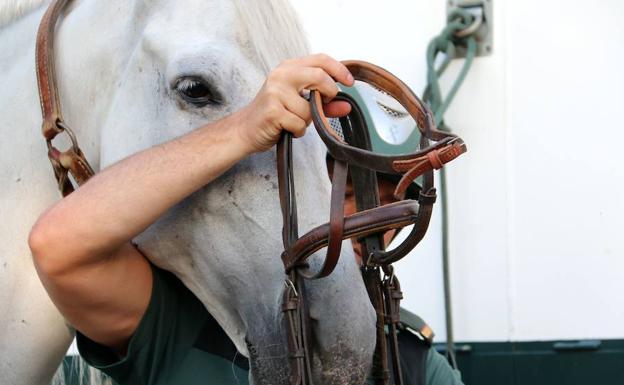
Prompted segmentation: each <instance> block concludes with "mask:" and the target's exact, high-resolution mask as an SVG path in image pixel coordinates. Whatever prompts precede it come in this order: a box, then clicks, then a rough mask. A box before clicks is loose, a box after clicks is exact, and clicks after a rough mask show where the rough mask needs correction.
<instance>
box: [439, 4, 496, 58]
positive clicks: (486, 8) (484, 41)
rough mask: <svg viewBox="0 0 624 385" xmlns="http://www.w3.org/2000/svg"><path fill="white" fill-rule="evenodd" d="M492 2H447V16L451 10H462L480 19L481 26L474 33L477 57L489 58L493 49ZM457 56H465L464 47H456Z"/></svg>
mask: <svg viewBox="0 0 624 385" xmlns="http://www.w3.org/2000/svg"><path fill="white" fill-rule="evenodd" d="M492 2H493V0H448V2H447V5H446V10H447V14H449V13H450V11H451V10H452V9H453V8H463V9H465V10H467V11H468V12H470V13H472V14H474V15H475V16H476V17H478V18H481V20H482V22H481V25H480V26H479V28H478V29H477V32H475V38H476V40H477V56H489V55H491V54H492V51H493V49H494V45H493V42H494V37H493V36H494V28H493V25H494V24H493V21H494V20H493V13H492ZM457 56H458V57H465V56H466V50H465V48H464V47H461V46H459V47H457Z"/></svg>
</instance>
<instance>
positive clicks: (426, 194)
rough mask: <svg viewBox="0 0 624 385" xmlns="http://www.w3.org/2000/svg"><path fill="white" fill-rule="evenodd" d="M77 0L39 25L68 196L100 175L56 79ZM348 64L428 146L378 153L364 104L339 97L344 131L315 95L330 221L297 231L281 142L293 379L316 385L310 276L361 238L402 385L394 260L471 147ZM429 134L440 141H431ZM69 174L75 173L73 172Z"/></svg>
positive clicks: (379, 349) (398, 88)
mask: <svg viewBox="0 0 624 385" xmlns="http://www.w3.org/2000/svg"><path fill="white" fill-rule="evenodd" d="M68 3H69V0H54V1H52V3H51V4H50V6H49V8H48V10H47V12H46V13H45V15H44V16H43V19H42V21H41V24H40V27H39V32H38V35H37V46H36V70H37V83H38V88H39V96H40V100H41V111H42V114H43V125H42V131H43V136H44V137H45V140H46V143H47V147H48V157H49V159H50V162H51V164H52V168H53V170H54V176H55V178H56V180H57V183H58V187H59V190H60V191H61V193H62V195H63V196H67V195H68V194H70V193H71V192H73V191H74V185H73V182H72V178H73V181H74V182H75V183H77V184H78V185H81V184H83V183H84V182H86V181H87V180H88V179H89V178H91V177H92V176H93V175H94V172H93V169H92V168H91V166H90V165H89V163H88V161H87V160H86V158H85V156H84V153H83V152H82V150H81V149H80V146H79V145H78V141H77V139H76V137H75V135H74V133H73V131H72V130H71V129H70V128H69V127H68V125H67V124H66V123H65V122H64V120H63V116H62V113H61V106H60V98H59V95H58V89H57V79H56V73H55V69H54V36H55V28H56V24H57V22H58V18H59V16H60V14H61V12H62V11H63V9H64V7H65V6H66V5H67V4H68ZM345 65H346V66H347V67H348V69H349V70H350V71H351V73H352V74H353V76H354V77H355V79H356V80H359V81H363V82H366V83H369V84H370V85H372V86H373V87H375V88H377V89H379V90H381V91H382V92H386V93H388V94H389V95H390V96H392V97H394V98H395V99H396V100H397V101H398V102H400V103H401V104H402V105H403V107H404V108H405V109H406V110H407V111H408V112H409V114H410V115H411V116H412V117H413V118H414V119H415V121H416V122H417V125H418V128H419V130H420V132H421V142H420V147H421V148H422V150H420V151H417V152H414V153H412V154H406V155H400V156H389V155H379V154H376V153H374V152H372V151H371V143H370V138H369V134H368V132H369V131H368V127H367V126H366V121H365V119H364V116H363V114H362V111H361V110H360V107H359V106H358V105H357V103H356V102H355V101H354V100H353V99H352V98H351V97H350V96H348V95H347V94H342V93H341V94H339V95H338V97H337V98H336V99H337V100H343V101H346V102H348V103H350V104H351V106H352V111H351V113H350V114H349V116H347V117H344V118H341V119H340V122H341V125H342V129H343V136H344V139H343V138H342V137H340V136H339V135H338V134H337V133H336V132H334V130H333V129H332V128H331V126H330V124H329V121H328V119H327V117H325V115H324V112H323V105H322V99H321V95H320V94H319V93H318V92H316V91H311V92H310V107H311V110H312V116H313V121H314V126H315V128H316V131H317V132H318V134H319V136H320V137H321V139H322V140H323V142H324V143H325V145H326V146H327V149H328V152H329V154H330V155H331V156H332V157H333V158H334V166H333V167H334V168H333V178H332V193H331V205H330V221H329V223H327V224H324V225H321V226H319V227H316V228H314V229H312V230H311V231H309V232H308V233H306V234H305V235H303V236H301V237H299V232H298V227H297V204H296V201H295V187H294V181H293V164H292V136H291V135H290V134H288V133H284V134H283V135H282V137H281V139H280V141H279V143H278V144H277V170H278V178H279V197H280V202H281V209H282V215H283V231H282V238H283V243H284V252H283V253H282V261H283V263H284V269H285V272H286V275H287V277H288V278H287V279H286V285H285V289H284V298H283V311H284V314H285V317H284V318H285V322H286V328H287V332H288V350H289V354H290V361H291V376H290V384H291V385H310V384H312V376H311V373H312V371H311V363H310V359H311V357H310V352H311V350H310V348H309V347H310V340H311V332H312V331H311V328H310V324H309V316H308V308H307V303H306V301H305V285H304V279H319V278H323V277H326V276H328V275H329V274H331V273H332V271H333V270H334V268H335V267H336V264H337V263H338V259H339V257H340V251H341V246H342V241H343V240H345V239H348V238H357V240H358V241H359V242H360V244H361V247H362V255H363V256H364V258H363V261H362V277H363V279H364V283H365V285H366V288H367V291H368V294H369V297H370V300H371V303H372V305H373V306H374V308H375V310H376V313H377V331H376V334H377V336H376V337H377V345H376V349H375V354H374V358H373V377H374V379H375V384H376V385H387V384H388V383H389V378H390V376H389V370H388V358H387V357H388V352H387V350H388V347H387V344H386V332H385V327H386V326H387V327H388V336H389V341H390V344H389V345H390V351H391V357H392V366H393V373H394V379H395V382H396V384H403V378H402V374H401V368H400V361H399V349H398V342H397V328H398V327H399V322H400V319H399V302H400V300H401V298H402V293H401V288H400V284H399V281H398V279H397V277H396V275H395V274H394V270H393V268H392V263H393V262H396V261H397V260H399V259H401V258H403V257H404V256H405V255H406V254H407V253H409V252H410V251H411V250H412V249H413V248H414V247H415V246H416V245H417V244H418V243H419V242H420V241H421V240H422V238H423V237H424V235H425V232H426V231H427V228H428V226H429V220H430V218H431V212H432V207H433V204H434V202H435V200H436V190H435V188H434V183H433V182H434V180H433V170H434V169H439V168H441V167H442V166H443V165H444V164H445V163H448V162H450V161H451V160H453V159H455V158H456V157H458V156H459V155H461V154H462V153H464V152H465V151H466V146H465V145H464V143H463V141H462V140H461V139H460V138H459V137H457V136H456V135H453V134H450V133H446V132H442V131H439V130H437V129H436V128H435V124H434V122H433V118H432V113H431V111H430V110H429V109H428V107H427V106H426V105H424V104H423V103H422V102H421V101H420V100H419V99H418V97H416V95H415V94H414V93H413V92H412V91H411V90H410V89H409V88H408V87H407V86H406V85H405V84H404V83H403V82H402V81H400V80H399V79H398V78H396V77H395V76H394V75H392V74H390V73H389V72H387V71H385V70H384V69H382V68H379V67H377V66H375V65H372V64H369V63H365V62H361V61H347V62H345ZM61 133H66V134H67V135H68V136H69V138H70V140H71V143H72V146H71V147H70V148H69V149H68V150H66V151H59V150H58V149H57V148H56V147H55V146H54V145H53V143H52V141H53V140H54V138H55V137H56V136H58V135H59V134H61ZM430 140H433V141H435V143H434V144H430V142H429V141H430ZM377 172H382V173H386V174H396V175H401V176H402V178H401V180H400V182H399V183H398V184H397V187H396V190H395V197H396V198H397V199H398V202H395V203H392V204H387V205H383V206H381V205H380V202H379V192H378V188H377V174H376V173H377ZM348 175H350V177H351V180H352V183H353V190H354V193H355V199H356V205H357V209H358V212H357V213H355V214H353V215H351V216H348V217H345V216H344V200H345V190H346V184H347V177H348ZM70 176H71V177H70ZM420 176H422V186H421V189H420V192H419V197H418V200H417V201H416V200H409V199H404V195H405V191H406V189H407V187H408V186H409V185H410V183H412V182H413V181H414V180H415V179H416V178H417V177H420ZM409 225H414V227H413V229H412V231H411V233H410V234H409V235H408V237H407V238H406V239H405V241H403V242H402V243H401V244H400V245H399V246H398V247H396V248H394V249H393V250H390V251H387V250H385V249H384V242H383V238H382V236H383V233H384V232H386V231H388V230H392V229H402V228H404V227H406V226H409ZM324 247H326V248H327V251H326V257H325V259H324V262H323V264H322V266H321V267H320V269H318V271H314V272H313V271H312V270H311V268H310V267H309V266H308V264H307V260H308V258H309V257H310V256H311V255H312V254H313V253H315V252H316V251H318V250H320V249H322V248H324Z"/></svg>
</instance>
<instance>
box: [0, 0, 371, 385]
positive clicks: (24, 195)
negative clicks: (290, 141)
mask: <svg viewBox="0 0 624 385" xmlns="http://www.w3.org/2000/svg"><path fill="white" fill-rule="evenodd" d="M47 3H48V1H44V0H39V1H35V0H28V1H27V0H21V1H19V0H13V1H10V0H3V2H2V4H1V5H0V23H2V24H0V132H1V135H2V139H1V140H0V180H1V181H2V188H1V189H0V194H1V197H2V198H1V199H0V218H1V220H0V383H2V384H3V385H16V384H20V385H23V384H26V385H40V384H42V385H43V384H48V383H49V381H50V379H51V377H52V375H53V373H54V372H55V370H56V368H57V367H58V365H59V363H60V362H61V359H62V358H63V356H64V354H65V352H66V350H67V348H68V346H69V344H70V342H71V340H72V337H73V333H72V331H71V329H70V328H69V327H68V326H66V324H65V323H64V320H63V318H62V317H61V316H60V315H59V313H58V312H57V310H56V309H55V308H54V306H53V305H52V304H51V302H50V300H49V299H48V296H47V295H46V293H45V291H44V290H43V288H42V286H41V284H40V282H39V280H38V278H37V276H36V274H35V270H34V268H33V265H32V262H31V256H30V252H29V249H28V246H27V235H28V233H29V230H30V228H31V226H32V224H33V223H34V221H35V219H36V218H37V217H38V215H39V214H40V213H41V212H42V211H43V210H44V209H45V208H46V207H48V206H50V205H51V204H52V203H53V202H55V201H57V200H58V199H59V195H58V192H57V190H56V185H55V182H54V180H53V176H52V171H51V168H50V165H49V164H48V160H47V158H46V146H45V144H44V141H43V139H42V137H41V135H40V130H39V127H40V124H41V117H40V116H41V115H40V111H39V102H38V96H37V88H36V83H35V68H34V47H35V35H36V29H37V26H38V24H39V21H40V19H41V16H42V14H43V12H44V9H45V6H46V5H47ZM56 44H57V45H56V47H57V48H56V51H57V59H56V62H57V64H56V68H57V72H58V76H59V81H60V85H59V91H60V95H61V99H62V107H63V111H64V115H65V119H66V121H67V122H68V124H69V125H70V126H72V127H73V128H74V130H75V131H76V133H77V136H78V139H79V141H80V143H81V145H82V147H83V150H84V151H85V152H86V153H87V156H88V158H89V160H90V162H91V163H92V165H94V167H95V168H96V169H99V168H103V167H105V166H106V165H109V164H111V163H112V162H115V161H117V160H119V159H120V158H122V157H124V156H127V155H129V154H132V153H134V152H136V151H139V150H141V149H145V148H147V147H149V146H153V145H155V144H157V143H160V142H163V141H166V140H169V139H172V138H174V137H177V136H179V135H181V134H183V133H185V132H187V131H189V130H191V129H193V128H195V127H198V126H200V125H202V124H204V123H206V122H209V121H212V120H215V119H218V118H220V117H223V116H225V115H227V114H229V113H231V112H233V111H235V110H237V109H239V108H241V107H242V106H244V105H245V104H246V103H248V102H249V101H250V100H251V99H252V97H253V96H254V95H255V93H256V91H257V90H258V89H259V88H260V86H261V84H262V81H263V79H264V77H265V75H266V74H267V73H268V71H269V70H270V69H271V68H273V67H274V66H276V65H277V64H278V63H279V62H280V61H282V60H284V59H286V58H289V57H293V56H301V55H304V54H306V53H307V44H306V41H305V39H304V37H303V33H302V31H301V28H300V26H299V24H298V22H297V19H296V18H295V15H294V12H293V10H292V9H291V7H290V5H289V4H287V3H285V0H152V1H145V0H107V1H99V0H76V1H73V2H72V5H71V6H70V8H69V12H67V13H66V16H65V17H64V18H63V19H62V20H61V22H60V25H59V28H58V35H57V39H56ZM189 88H193V89H194V91H197V92H200V93H201V92H205V93H211V94H212V96H213V98H214V99H215V100H217V101H218V102H217V103H214V104H208V105H202V104H201V103H199V102H197V101H196V100H193V99H192V98H189V97H188V96H189V95H188V94H189V92H188V90H189ZM185 92H186V97H185ZM294 154H295V159H294V163H295V168H296V183H297V185H298V186H299V188H298V189H297V192H298V195H297V201H298V202H299V210H300V213H299V214H300V222H301V224H300V226H301V231H306V230H307V229H310V228H311V227H313V226H316V225H318V224H320V223H322V222H326V221H327V218H328V213H329V195H330V191H329V190H330V187H329V183H328V178H327V173H326V171H325V151H324V147H323V145H322V143H321V142H320V140H319V139H318V138H317V137H316V134H315V133H314V132H312V130H309V132H308V134H307V135H306V136H305V137H304V138H303V139H300V140H297V141H296V144H295V149H294ZM206 156H210V154H206ZM304 185H305V188H304V187H303V186H304ZM276 188H277V175H276V170H275V154H274V152H267V153H264V154H258V155H255V156H253V157H251V158H249V159H247V160H245V161H243V162H241V163H240V164H238V165H237V166H236V167H234V168H233V169H232V170H231V171H229V172H228V173H227V174H226V175H224V176H223V177H221V178H219V179H218V180H216V181H215V182H213V183H211V184H210V185H209V186H206V187H205V188H203V189H202V190H201V191H199V192H197V193H196V194H194V195H193V196H191V197H190V198H188V199H187V200H186V201H184V202H183V203H181V204H180V205H178V206H177V207H175V208H174V209H172V210H171V211H170V212H169V213H168V214H167V215H166V216H165V217H164V218H162V219H161V220H160V221H159V222H157V223H156V224H155V225H154V226H152V227H151V228H150V229H149V230H148V231H147V232H145V233H144V234H143V235H142V236H140V237H139V238H138V239H137V242H139V244H140V246H141V249H142V250H145V251H146V252H147V254H148V256H149V258H150V259H151V260H152V261H153V262H154V263H155V264H157V265H159V266H161V267H163V268H165V269H168V270H171V271H173V272H174V273H175V274H176V275H177V276H178V277H180V278H181V280H182V281H183V282H184V283H185V284H186V285H187V286H188V287H189V288H190V289H191V290H192V291H193V292H194V293H195V294H196V295H197V297H198V298H199V299H200V300H201V301H202V302H203V304H204V305H205V306H206V308H207V309H208V310H209V311H210V313H211V314H212V315H213V316H214V317H215V318H216V320H217V321H218V322H219V324H220V325H221V326H222V327H223V329H224V330H225V331H226V333H227V334H228V336H229V337H230V338H231V339H232V341H233V342H234V344H235V345H236V347H237V348H238V350H239V351H240V352H241V353H242V354H244V355H246V356H247V357H249V359H250V364H251V370H250V380H251V381H252V382H253V383H254V384H271V385H275V384H284V383H286V382H287V373H288V371H289V369H288V360H287V352H286V348H285V345H284V344H285V341H286V338H285V334H284V328H283V325H282V315H281V310H280V303H281V293H282V288H283V286H284V273H283V269H282V262H281V260H280V258H279V255H280V251H281V249H282V244H281V232H280V231H281V214H280V209H279V198H278V194H277V190H276ZM343 250H344V252H343V253H344V255H343V257H342V258H341V262H340V264H339V266H338V268H337V269H336V271H335V272H334V273H333V274H332V275H331V276H330V277H329V278H325V279H323V280H321V281H318V282H310V283H308V284H307V286H308V289H309V292H310V306H311V309H310V316H311V318H312V319H313V328H314V330H313V332H314V343H315V346H314V376H315V377H316V378H317V382H319V383H325V384H338V383H340V384H347V383H349V384H350V383H353V384H356V383H361V382H363V379H364V377H365V375H366V373H367V372H368V370H369V368H370V362H371V356H372V350H373V347H374V312H373V309H372V307H371V305H370V303H369V300H368V297H367V295H366V292H365V288H364V285H363V283H362V280H361V279H360V278H359V272H358V268H357V266H356V264H355V261H354V258H353V255H352V252H351V250H350V247H348V244H346V243H345V245H344V247H343ZM317 262H318V261H317ZM250 347H253V349H251V348H250ZM250 351H251V352H253V354H251V355H250V353H249V352H250Z"/></svg>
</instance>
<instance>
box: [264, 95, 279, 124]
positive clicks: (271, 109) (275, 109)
mask: <svg viewBox="0 0 624 385" xmlns="http://www.w3.org/2000/svg"><path fill="white" fill-rule="evenodd" d="M265 111H266V112H265V113H266V116H267V117H268V118H269V119H270V120H277V119H278V118H279V117H280V115H281V112H282V105H281V103H279V102H278V101H277V100H274V99H272V100H269V101H268V103H267V105H266V109H265Z"/></svg>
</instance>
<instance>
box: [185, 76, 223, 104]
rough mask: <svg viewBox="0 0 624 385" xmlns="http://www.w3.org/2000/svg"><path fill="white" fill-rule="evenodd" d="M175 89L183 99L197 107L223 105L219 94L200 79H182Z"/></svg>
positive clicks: (192, 77)
mask: <svg viewBox="0 0 624 385" xmlns="http://www.w3.org/2000/svg"><path fill="white" fill-rule="evenodd" d="M174 89H175V90H176V91H177V92H178V94H179V95H180V96H181V97H182V99H184V100H185V101H187V102H188V103H190V104H192V105H194V106H196V107H205V106H207V105H213V106H217V105H220V104H222V103H223V98H222V97H221V95H220V94H219V92H218V91H216V90H215V89H214V88H213V87H212V86H211V85H210V84H208V83H207V82H206V81H205V80H204V79H202V78H200V77H196V76H187V77H182V78H180V79H178V81H177V82H176V83H175V86H174Z"/></svg>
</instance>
